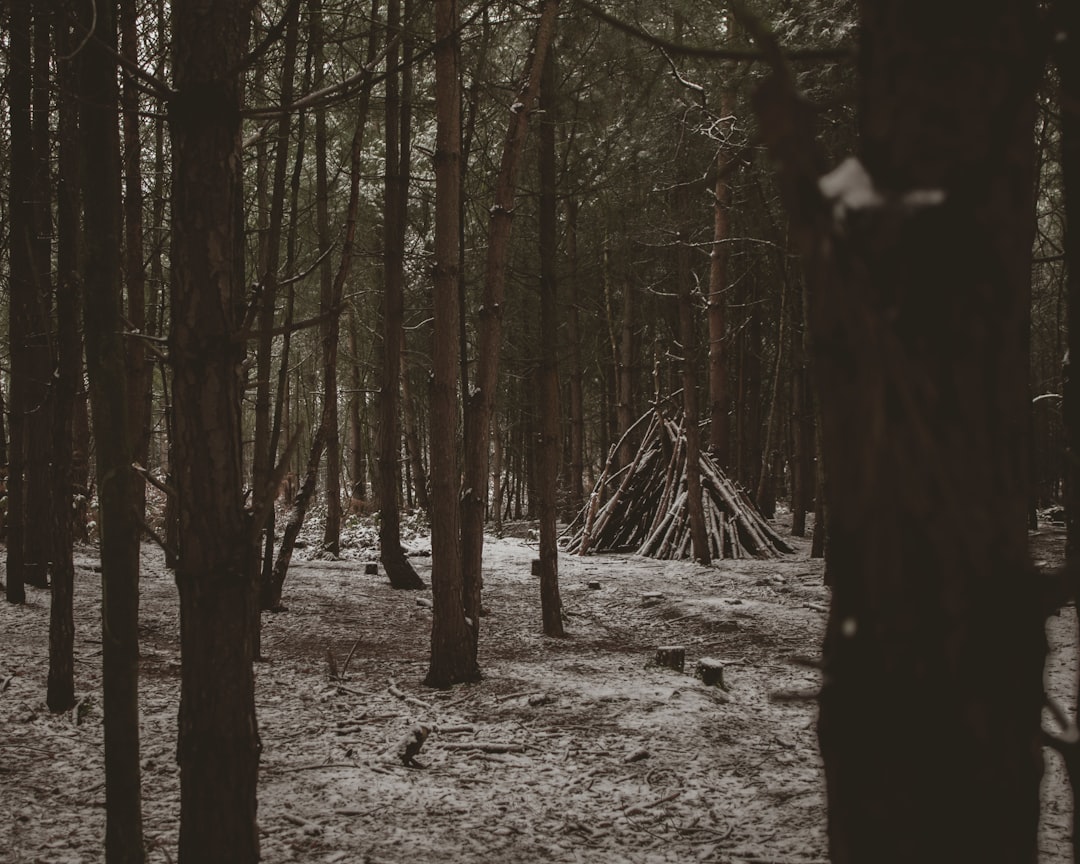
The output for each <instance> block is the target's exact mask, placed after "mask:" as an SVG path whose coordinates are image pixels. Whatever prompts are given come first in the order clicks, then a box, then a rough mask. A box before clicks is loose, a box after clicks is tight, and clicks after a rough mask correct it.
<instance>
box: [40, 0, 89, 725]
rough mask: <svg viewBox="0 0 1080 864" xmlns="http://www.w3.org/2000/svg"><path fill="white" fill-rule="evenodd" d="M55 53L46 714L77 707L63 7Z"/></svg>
mask: <svg viewBox="0 0 1080 864" xmlns="http://www.w3.org/2000/svg"><path fill="white" fill-rule="evenodd" d="M54 26H55V30H56V48H57V52H56V53H57V57H58V58H59V59H58V60H57V67H58V68H57V79H58V83H59V85H60V86H59V88H58V91H57V109H58V110H57V114H58V121H57V139H58V142H59V160H58V169H59V170H58V174H57V184H56V187H57V188H56V192H57V194H56V205H57V206H56V226H57V244H56V263H57V279H56V324H57V326H56V336H57V339H56V348H57V375H56V381H55V387H56V412H55V414H54V415H53V452H54V453H55V458H54V462H53V496H52V497H53V513H52V518H53V521H52V531H53V568H52V597H51V603H50V608H49V682H48V693H47V695H46V701H47V702H48V704H49V710H50V711H53V712H54V713H61V712H63V711H67V710H69V709H71V708H72V707H73V706H74V705H75V668H74V667H75V662H74V643H75V622H74V608H73V603H74V600H73V596H72V595H73V593H74V592H73V589H74V582H75V566H74V562H73V561H72V554H71V553H72V549H71V545H72V539H73V532H72V520H73V510H72V500H73V496H72V491H73V479H74V476H73V471H72V464H73V461H74V460H73V455H72V420H73V417H74V412H75V398H76V396H75V394H76V390H77V389H78V381H79V380H80V379H81V378H82V336H81V334H80V332H79V320H78V318H79V245H80V243H79V240H80V217H81V215H82V214H81V209H80V206H79V204H80V200H81V198H80V194H79V183H80V180H81V177H80V173H79V137H78V136H79V121H78V104H79V103H78V100H77V98H76V88H77V86H78V84H77V72H76V68H75V63H74V62H73V61H72V60H70V59H69V60H64V59H63V58H65V57H68V55H70V53H71V50H72V49H73V48H74V47H75V45H76V44H78V40H77V39H76V38H74V37H73V36H72V32H71V26H70V22H69V16H68V13H67V10H59V11H57V12H56V15H55V19H54Z"/></svg>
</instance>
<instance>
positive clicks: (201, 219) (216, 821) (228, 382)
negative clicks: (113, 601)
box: [169, 0, 260, 864]
mask: <svg viewBox="0 0 1080 864" xmlns="http://www.w3.org/2000/svg"><path fill="white" fill-rule="evenodd" d="M249 13H250V4H248V3H246V2H242V0H217V2H215V3H213V4H210V5H207V4H205V3H201V2H193V0H179V2H177V0H174V2H173V74H174V88H175V91H176V92H175V95H174V96H173V98H172V103H171V105H170V110H169V123H170V128H171V132H172V154H173V181H172V251H171V254H170V261H171V265H172V318H171V332H170V339H169V355H170V358H171V360H172V365H173V382H174V384H173V391H174V392H173V398H174V405H175V413H174V433H175V445H174V446H175V455H176V463H175V466H174V468H175V485H176V488H177V492H178V503H179V511H180V513H179V515H180V560H179V563H178V566H177V570H176V583H177V587H178V588H179V592H180V645H181V657H182V667H181V683H180V724H179V725H180V730H179V741H178V744H177V753H178V761H179V763H180V853H179V862H180V864H216V862H221V864H225V862H228V864H249V862H256V861H258V860H259V831H258V825H257V823H256V784H257V780H258V767H259V750H260V744H259V735H258V726H257V722H256V717H255V699H254V678H253V674H252V659H253V653H254V635H255V634H254V629H255V628H254V624H255V620H256V614H255V605H256V600H255V566H254V565H255V560H254V558H253V555H252V544H253V543H254V541H255V539H256V538H255V536H254V529H255V528H256V527H257V526H255V525H254V524H253V522H252V521H251V520H250V519H249V518H248V517H247V515H246V514H245V511H244V496H243V485H244V482H243V459H242V440H243V435H242V424H241V397H242V395H243V394H242V392H241V388H242V380H241V377H240V375H239V374H237V370H238V368H239V366H240V364H241V363H242V362H243V359H244V349H245V343H244V340H243V339H242V338H240V337H241V334H240V333H239V330H240V328H241V326H242V324H243V322H242V311H243V286H244V279H243V276H244V269H243V237H242V234H241V231H240V226H241V225H242V224H243V223H242V219H241V218H240V217H241V213H242V206H243V190H242V185H241V184H242V174H241V147H242V138H241V124H240V105H241V81H240V69H241V67H242V62H241V61H242V58H243V56H244V52H245V51H246V48H247V42H248V33H249V27H250V21H249ZM208 463H209V464H211V465H213V466H214V470H212V471H207V470H206V469H205V466H206V465H207V464H208Z"/></svg>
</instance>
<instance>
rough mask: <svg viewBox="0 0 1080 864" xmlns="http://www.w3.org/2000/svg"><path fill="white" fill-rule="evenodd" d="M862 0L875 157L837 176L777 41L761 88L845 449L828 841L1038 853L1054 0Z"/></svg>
mask: <svg viewBox="0 0 1080 864" xmlns="http://www.w3.org/2000/svg"><path fill="white" fill-rule="evenodd" d="M860 13H861V14H860V18H861V27H862V45H861V48H860V52H859V58H860V62H859V73H860V75H859V90H860V106H861V111H860V117H859V131H860V133H861V135H860V157H859V159H858V160H855V159H850V160H848V161H846V162H844V163H843V164H842V165H841V166H839V167H838V168H837V169H835V170H834V171H833V172H831V173H829V174H828V175H826V176H825V177H823V178H822V179H821V181H820V184H819V182H818V176H819V170H818V165H817V164H815V163H816V158H817V154H816V153H815V150H814V148H813V147H812V146H809V143H808V142H811V141H812V128H811V119H810V117H809V115H808V114H807V113H806V108H805V103H800V102H799V101H798V99H797V97H796V96H795V93H794V88H793V85H792V84H791V79H790V78H789V77H787V76H786V75H784V74H781V71H782V70H783V60H782V58H781V57H780V56H779V53H778V52H775V51H774V52H773V53H771V58H772V62H773V66H774V68H775V69H777V70H781V71H777V72H774V75H773V76H772V77H771V78H770V79H769V81H768V82H767V83H766V84H765V85H764V86H763V87H762V88H761V89H760V90H759V92H758V94H757V96H756V99H755V107H756V111H757V113H758V116H759V118H760V122H761V125H762V128H763V132H764V136H765V138H766V140H767V142H768V144H769V147H770V149H771V150H772V152H773V154H774V156H776V157H777V159H778V162H779V164H780V178H779V179H780V183H781V187H782V190H783V193H784V197H785V202H786V205H787V207H788V210H789V215H790V217H791V222H792V231H793V236H794V237H795V238H796V239H797V242H798V244H799V247H800V250H801V252H802V254H803V255H804V256H805V261H806V267H807V273H808V278H809V279H810V282H811V300H810V307H809V308H810V316H809V323H810V327H811V331H812V351H813V360H814V369H815V374H816V377H817V384H818V392H819V394H820V398H821V416H822V420H823V424H822V436H823V449H824V455H825V459H826V461H827V464H828V467H829V487H828V495H829V501H828V504H829V547H828V550H827V556H828V557H827V566H828V570H829V574H830V579H831V582H832V585H833V601H832V609H831V611H830V615H829V622H828V628H827V633H826V637H825V644H824V653H823V660H824V676H825V684H824V686H823V688H822V692H821V697H820V703H821V713H820V720H819V727H818V728H819V737H820V742H821V752H822V757H823V759H824V762H825V773H826V783H827V793H828V803H829V841H830V848H831V855H832V860H834V861H837V862H858V861H874V862H885V864H888V862H900V861H912V860H916V859H917V860H919V861H927V862H954V861H959V860H966V861H985V862H1023V861H1027V862H1034V861H1035V860H1036V857H1037V842H1036V839H1037V826H1038V811H1039V780H1040V776H1041V773H1042V767H1041V759H1040V755H1039V733H1040V730H1039V721H1040V712H1041V709H1042V703H1043V690H1042V668H1043V660H1044V655H1045V636H1044V632H1043V620H1042V612H1041V609H1040V602H1039V597H1038V586H1037V584H1036V581H1035V580H1033V579H1032V578H1031V576H1030V573H1029V569H1030V564H1029V561H1028V557H1027V534H1026V505H1027V496H1028V473H1027V417H1028V402H1029V397H1028V388H1027V370H1028V325H1029V320H1028V304H1029V300H1030V291H1029V285H1030V282H1029V280H1030V250H1031V239H1032V221H1031V214H1032V212H1033V211H1032V201H1031V197H1032V190H1033V170H1032V169H1033V165H1034V159H1033V134H1032V130H1033V120H1034V98H1033V96H1034V90H1035V86H1036V83H1037V81H1038V78H1039V75H1040V71H1041V62H1042V57H1041V52H1040V50H1039V32H1040V31H1039V27H1038V19H1037V4H1036V3H1034V2H1031V0H1012V2H1009V3H1003V4H998V5H997V6H995V7H994V9H993V10H988V9H986V8H984V7H981V6H980V7H978V8H976V6H975V5H973V4H961V5H960V6H953V7H949V8H948V9H944V8H942V7H941V6H940V5H937V6H930V4H925V3H923V4H917V5H916V7H915V8H913V6H912V4H910V3H901V2H895V0H876V2H865V3H863V4H861V6H860ZM929 21H932V22H933V26H926V25H927V22H929ZM756 31H757V32H754V34H753V35H754V37H755V41H756V42H757V43H758V44H759V45H767V44H770V39H769V36H768V34H767V33H765V32H763V29H762V28H760V27H757V28H756ZM771 46H772V48H773V49H774V48H775V42H772V43H771Z"/></svg>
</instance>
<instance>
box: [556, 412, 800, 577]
mask: <svg viewBox="0 0 1080 864" xmlns="http://www.w3.org/2000/svg"><path fill="white" fill-rule="evenodd" d="M645 420H648V421H649V425H648V428H647V431H646V432H645V435H644V436H643V438H642V441H641V446H640V447H639V448H638V451H637V453H636V455H635V456H634V458H633V460H631V462H630V464H629V465H626V466H624V467H622V468H618V467H616V466H615V465H614V464H613V460H614V458H615V454H616V453H617V452H618V446H616V447H613V448H612V455H611V456H610V457H609V458H608V462H607V465H605V466H604V470H603V472H602V473H601V475H600V477H599V479H598V480H597V483H596V486H595V488H594V489H593V492H592V495H591V496H590V498H589V501H588V502H587V503H586V505H585V507H584V508H583V509H582V511H581V513H580V514H579V515H578V518H577V519H575V520H574V522H573V523H572V524H571V526H570V528H569V529H568V530H569V531H572V532H574V533H573V534H571V536H570V539H569V541H568V543H567V545H566V550H567V551H568V552H571V553H574V554H578V555H584V554H586V553H588V552H610V551H626V550H631V551H636V552H637V554H639V555H645V556H648V557H650V558H664V559H673V558H674V559H682V558H689V557H690V555H691V543H690V519H689V510H688V508H687V506H686V437H685V435H684V434H683V428H682V424H681V423H676V422H675V421H674V420H671V419H668V418H666V417H664V416H663V415H662V414H661V413H660V412H659V411H653V412H652V413H651V414H649V415H645V416H644V417H642V418H641V419H640V420H639V421H638V422H637V423H636V424H634V427H632V428H631V430H629V431H628V432H627V435H629V434H631V433H632V432H633V431H634V429H635V428H637V427H639V426H640V424H641V423H643V422H644V421H645ZM699 462H700V465H699V470H700V472H701V486H702V497H703V498H704V505H705V520H706V525H707V533H708V537H709V551H710V553H711V555H712V557H713V558H776V557H778V556H780V555H782V554H785V553H789V552H791V551H792V549H791V547H790V546H788V544H787V543H785V542H784V541H783V539H782V538H781V537H780V536H779V535H778V534H777V533H776V531H775V530H773V528H772V526H771V525H769V523H768V522H767V521H766V520H765V519H764V517H762V516H761V514H760V513H758V511H757V508H756V507H754V504H753V503H752V502H751V501H750V499H749V497H748V496H747V495H746V493H745V492H743V491H742V490H741V489H739V488H738V487H737V486H736V485H735V484H734V483H732V482H731V480H729V479H728V478H727V477H726V476H725V475H724V472H723V471H721V470H720V468H719V466H718V465H717V464H716V463H715V462H714V461H713V460H712V458H711V457H710V456H709V454H708V453H702V454H701V457H700V460H699Z"/></svg>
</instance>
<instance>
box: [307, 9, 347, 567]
mask: <svg viewBox="0 0 1080 864" xmlns="http://www.w3.org/2000/svg"><path fill="white" fill-rule="evenodd" d="M308 8H309V14H310V16H311V40H312V43H313V51H314V63H313V68H314V70H315V77H314V79H313V82H312V83H313V85H314V87H315V89H316V90H318V89H319V88H321V87H322V85H323V78H324V76H323V68H324V65H325V63H324V60H323V54H324V51H323V39H324V36H323V21H322V0H309V4H308ZM326 136H327V132H326V108H325V107H320V108H318V109H317V110H316V112H315V175H316V180H315V213H316V223H317V225H318V234H319V254H320V255H324V256H325V257H324V258H323V260H322V263H321V264H320V265H319V311H320V313H321V314H322V315H323V316H325V317H324V319H323V322H322V324H321V325H320V328H319V329H320V333H319V337H320V339H321V341H322V360H323V423H325V429H324V430H323V435H324V437H325V439H326V523H325V525H324V528H323V548H324V549H326V551H327V552H329V553H330V554H331V555H334V556H337V555H338V553H339V552H340V551H341V442H340V440H339V437H338V410H337V402H338V386H337V353H338V352H337V341H338V333H339V330H340V323H339V322H340V310H338V309H337V308H336V306H335V305H334V274H333V270H332V269H331V267H332V264H331V261H330V256H329V255H327V254H326V253H327V252H329V250H330V242H331V241H330V212H329V201H328V196H329V180H328V178H327V165H326Z"/></svg>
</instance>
